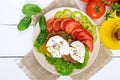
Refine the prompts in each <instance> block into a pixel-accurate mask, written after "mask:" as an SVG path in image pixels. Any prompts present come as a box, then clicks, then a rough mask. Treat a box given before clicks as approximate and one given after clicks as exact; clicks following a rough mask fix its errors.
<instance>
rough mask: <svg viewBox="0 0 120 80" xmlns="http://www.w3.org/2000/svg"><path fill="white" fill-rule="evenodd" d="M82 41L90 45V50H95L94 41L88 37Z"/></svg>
mask: <svg viewBox="0 0 120 80" xmlns="http://www.w3.org/2000/svg"><path fill="white" fill-rule="evenodd" d="M82 42H83V44H85V45H86V46H87V47H88V49H89V51H90V52H92V51H93V47H94V44H93V41H91V40H89V39H86V40H83V41H82Z"/></svg>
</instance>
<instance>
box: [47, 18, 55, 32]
mask: <svg viewBox="0 0 120 80" xmlns="http://www.w3.org/2000/svg"><path fill="white" fill-rule="evenodd" d="M53 22H54V19H49V20H47V32H49V33H50V32H52V30H53Z"/></svg>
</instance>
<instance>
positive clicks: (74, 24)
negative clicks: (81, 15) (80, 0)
mask: <svg viewBox="0 0 120 80" xmlns="http://www.w3.org/2000/svg"><path fill="white" fill-rule="evenodd" d="M76 28H81V24H80V23H79V22H77V21H69V22H67V23H66V25H65V31H66V32H67V33H68V34H71V32H72V31H73V30H74V29H76Z"/></svg>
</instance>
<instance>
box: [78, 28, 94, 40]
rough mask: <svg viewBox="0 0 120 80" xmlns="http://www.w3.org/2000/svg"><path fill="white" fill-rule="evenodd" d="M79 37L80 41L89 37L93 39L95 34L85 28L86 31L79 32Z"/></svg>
mask: <svg viewBox="0 0 120 80" xmlns="http://www.w3.org/2000/svg"><path fill="white" fill-rule="evenodd" d="M77 39H78V40H79V41H83V40H85V39H89V40H91V41H93V36H92V35H91V34H90V33H89V32H88V31H86V30H85V29H84V31H82V32H79V33H78V35H77Z"/></svg>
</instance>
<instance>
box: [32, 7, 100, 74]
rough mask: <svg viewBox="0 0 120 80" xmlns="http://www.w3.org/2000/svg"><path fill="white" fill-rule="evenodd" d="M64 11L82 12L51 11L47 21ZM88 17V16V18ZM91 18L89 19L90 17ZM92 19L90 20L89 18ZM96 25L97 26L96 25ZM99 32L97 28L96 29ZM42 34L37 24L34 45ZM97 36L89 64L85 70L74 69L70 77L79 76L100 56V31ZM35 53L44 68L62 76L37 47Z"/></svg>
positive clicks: (47, 14) (47, 15)
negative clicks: (58, 12)
mask: <svg viewBox="0 0 120 80" xmlns="http://www.w3.org/2000/svg"><path fill="white" fill-rule="evenodd" d="M63 9H70V10H71V11H80V10H78V9H75V8H70V7H62V8H56V9H54V10H51V11H49V12H48V13H46V14H45V17H46V20H48V19H50V18H52V17H54V15H55V13H56V11H59V10H63ZM80 12H81V13H82V14H83V15H85V16H87V15H86V14H85V13H83V12H82V11H80ZM87 17H88V16H87ZM88 18H89V17H88ZM89 19H90V18H89ZM90 21H91V22H92V23H93V24H94V22H93V21H92V20H91V19H90ZM94 25H95V24H94ZM96 30H97V28H96ZM39 33H40V29H39V25H38V24H37V25H36V27H35V28H34V32H33V44H34V42H35V40H36V39H37V36H38V35H39ZM97 36H98V39H97V40H96V42H95V43H94V48H93V52H92V53H90V58H89V61H88V64H87V65H86V66H85V67H84V68H83V69H74V71H73V73H71V74H70V75H75V74H78V73H80V72H82V71H84V70H86V69H87V68H88V67H89V66H90V65H91V64H92V63H93V62H94V61H95V59H96V57H97V55H98V51H99V47H100V40H99V34H98V30H97ZM33 52H34V55H35V57H36V59H37V61H38V62H39V63H40V65H41V66H43V67H44V68H45V69H46V70H48V71H50V72H51V73H53V74H57V75H60V74H58V73H57V71H56V69H55V68H54V66H53V65H51V64H49V63H48V62H47V61H46V59H45V57H44V55H43V54H41V53H39V52H38V51H37V50H36V48H35V47H33Z"/></svg>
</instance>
